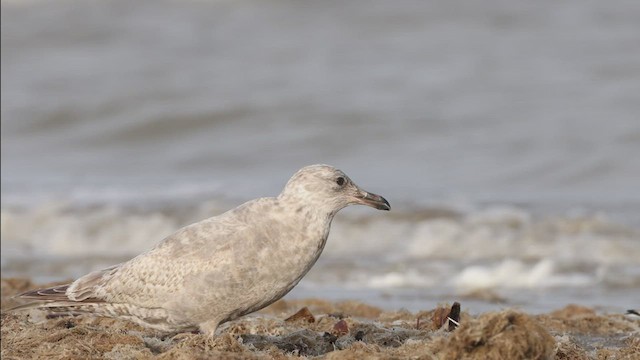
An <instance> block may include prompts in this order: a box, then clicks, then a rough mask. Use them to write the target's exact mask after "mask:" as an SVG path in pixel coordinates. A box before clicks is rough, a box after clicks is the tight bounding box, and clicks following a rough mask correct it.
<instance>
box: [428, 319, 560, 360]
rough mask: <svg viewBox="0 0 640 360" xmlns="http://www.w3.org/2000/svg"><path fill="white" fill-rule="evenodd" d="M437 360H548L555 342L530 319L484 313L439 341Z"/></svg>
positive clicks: (537, 323) (538, 324) (539, 325)
mask: <svg viewBox="0 0 640 360" xmlns="http://www.w3.org/2000/svg"><path fill="white" fill-rule="evenodd" d="M438 345H440V351H441V352H439V353H437V357H438V358H446V359H460V358H474V359H549V358H551V357H552V355H553V353H554V349H555V346H556V341H555V339H554V338H553V336H551V335H550V334H549V332H548V331H547V330H545V329H544V328H543V327H542V326H541V324H540V323H539V322H537V321H536V320H535V318H534V317H533V316H529V315H526V314H523V313H519V312H516V311H503V312H499V313H486V314H483V315H481V316H480V317H478V318H476V319H473V320H471V321H470V322H469V323H465V325H464V326H461V327H460V328H459V329H458V330H457V331H455V332H453V333H452V334H451V336H449V337H443V338H441V340H440V343H439V344H438Z"/></svg>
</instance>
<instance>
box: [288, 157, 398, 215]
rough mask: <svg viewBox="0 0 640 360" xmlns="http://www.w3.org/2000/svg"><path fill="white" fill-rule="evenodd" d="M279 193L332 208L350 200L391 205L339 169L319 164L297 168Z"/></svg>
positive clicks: (378, 206) (381, 206)
mask: <svg viewBox="0 0 640 360" xmlns="http://www.w3.org/2000/svg"><path fill="white" fill-rule="evenodd" d="M280 197H281V198H283V199H287V198H288V199H295V200H296V201H310V202H311V201H312V202H313V203H315V204H325V205H327V207H328V208H330V209H331V210H333V211H338V210H340V209H342V208H344V207H346V206H348V205H352V204H361V205H367V206H371V207H373V208H376V209H378V210H390V209H391V206H390V205H389V202H388V201H387V200H385V198H383V197H382V196H380V195H376V194H373V193H370V192H367V191H364V190H362V189H360V188H359V187H358V186H357V185H356V184H355V183H354V182H353V181H351V179H349V177H348V176H347V175H346V174H345V173H344V172H342V171H341V170H338V169H336V168H334V167H333V166H330V165H322V164H319V165H310V166H306V167H303V168H302V169H300V170H298V172H296V173H295V174H294V175H293V176H292V177H291V179H289V182H287V185H286V186H285V188H284V190H282V193H281V194H280Z"/></svg>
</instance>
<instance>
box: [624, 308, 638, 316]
mask: <svg viewBox="0 0 640 360" xmlns="http://www.w3.org/2000/svg"><path fill="white" fill-rule="evenodd" d="M627 315H635V316H640V313H639V312H638V311H637V310H633V309H629V310H627Z"/></svg>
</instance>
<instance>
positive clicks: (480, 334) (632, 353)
mask: <svg viewBox="0 0 640 360" xmlns="http://www.w3.org/2000/svg"><path fill="white" fill-rule="evenodd" d="M33 287H37V285H36V284H32V283H31V282H30V281H28V280H19V279H2V307H3V309H6V308H7V306H8V305H7V304H11V305H13V304H14V301H13V300H12V299H11V298H10V296H11V295H12V294H15V293H16V292H18V291H25V290H29V289H30V288H33ZM459 310H460V309H459V304H454V306H450V305H442V306H439V307H437V308H435V309H431V310H426V311H421V312H418V313H411V312H409V311H406V310H398V311H390V312H385V311H383V310H381V309H379V308H376V307H373V306H371V305H367V304H364V303H361V302H357V301H341V302H331V301H326V300H322V299H306V300H280V301H278V302H276V303H274V304H273V305H272V306H270V307H268V308H266V309H264V310H262V311H261V312H260V313H259V314H257V315H254V316H247V317H243V318H241V319H238V320H236V321H232V322H229V323H226V324H224V325H223V326H222V327H221V328H220V329H219V332H218V334H217V335H216V336H215V337H210V336H207V335H203V334H197V333H180V334H165V333H160V332H157V331H153V330H149V329H145V328H142V327H140V326H137V325H134V324H132V323H130V322H127V321H124V320H117V319H107V318H94V317H90V316H77V317H60V318H54V319H47V318H46V316H44V314H43V313H42V312H40V311H37V310H32V311H28V312H8V313H6V312H5V313H3V314H2V317H1V320H2V329H1V331H2V333H1V335H2V337H1V353H0V355H1V357H2V359H3V360H4V359H89V358H90V359H300V358H313V359H340V360H343V359H347V360H348V359H354V360H355V359H358V360H360V359H408V358H410V359H558V360H564V359H598V360H605V359H606V360H610V359H630V360H631V359H634V360H635V359H640V336H638V334H640V321H638V320H637V319H634V318H630V317H625V316H624V315H622V314H614V315H602V314H598V313H597V312H596V311H594V310H593V309H590V308H584V307H580V306H576V305H570V306H567V307H565V308H563V309H560V310H558V311H554V312H551V313H549V314H543V315H535V316H532V315H527V314H524V313H522V312H517V311H513V310H505V311H501V312H496V313H486V314H480V315H478V316H472V315H470V314H468V313H466V312H464V311H462V312H459ZM456 315H459V317H458V316H456ZM448 318H452V319H454V320H455V322H458V323H460V326H458V327H456V328H454V327H452V326H450V325H451V323H450V322H449V323H448ZM285 319H286V320H285ZM447 323H448V325H447Z"/></svg>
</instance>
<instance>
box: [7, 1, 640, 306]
mask: <svg viewBox="0 0 640 360" xmlns="http://www.w3.org/2000/svg"><path fill="white" fill-rule="evenodd" d="M1 6H2V15H1V16H2V34H1V36H2V49H1V60H2V62H1V66H2V81H1V90H2V91H1V96H2V104H1V122H2V144H1V145H2V164H1V166H2V201H1V207H2V208H1V210H2V214H1V215H2V216H1V231H2V234H1V235H2V242H1V246H2V248H1V250H2V257H1V260H2V261H1V269H2V275H3V276H28V277H34V278H35V279H38V280H42V281H46V280H58V279H65V278H74V277H77V276H79V275H82V274H84V273H85V272H88V271H91V270H94V269H97V268H100V267H104V266H108V265H110V264H113V263H117V262H119V261H124V260H126V259H128V258H130V257H131V256H133V255H135V254H138V253H139V252H142V251H144V250H146V249H149V248H150V247H151V246H153V245H154V244H155V243H157V242H158V241H160V240H161V239H162V238H163V237H165V236H166V235H168V234H170V233H171V232H173V231H175V230H176V229H178V228H179V227H181V226H184V225H187V224H189V223H192V222H195V221H198V220H200V219H203V218H206V217H209V216H213V215H216V214H218V213H221V212H223V211H225V210H226V209H229V208H231V207H233V206H236V205H238V204H240V203H242V202H244V201H246V200H249V199H251V198H254V197H258V196H273V195H277V194H278V192H279V191H280V190H281V188H282V187H283V185H284V184H285V182H286V181H287V179H288V178H289V176H290V175H291V174H293V173H294V172H295V171H296V170H297V169H298V168H300V167H302V166H305V165H309V164H313V163H328V164H332V165H335V166H337V167H339V168H341V169H342V170H344V171H345V172H346V173H347V174H349V175H350V176H351V177H352V179H353V180H354V181H355V182H356V183H358V184H359V185H360V186H361V187H363V188H364V189H366V190H368V191H372V192H375V193H378V194H381V195H383V196H385V197H386V198H387V199H388V200H389V201H390V203H391V205H392V211H391V212H389V213H381V212H376V211H374V210H372V209H368V208H349V209H345V210H343V211H342V212H340V213H339V214H338V216H337V218H336V219H335V221H334V225H333V228H332V232H331V235H330V238H329V242H328V244H327V247H326V249H325V251H324V254H323V255H322V256H321V258H320V260H319V262H318V263H317V264H316V266H315V267H314V269H313V270H312V271H311V272H310V273H309V274H308V276H307V277H306V278H305V279H304V280H303V281H302V282H301V283H300V285H299V286H298V287H297V288H296V289H294V291H293V292H292V293H291V294H290V295H288V296H292V297H308V296H319V297H329V298H335V299H343V298H355V299H360V300H366V301H368V302H371V303H374V304H377V305H380V306H383V307H386V308H390V309H391V308H399V307H405V308H408V309H410V310H418V309H425V308H431V307H433V306H434V305H435V304H437V303H439V302H452V301H454V300H459V301H461V302H462V304H463V308H464V307H466V308H467V309H470V310H472V311H484V310H487V309H495V308H504V307H520V308H523V309H526V310H530V311H547V310H550V309H553V308H557V307H560V306H563V305H564V304H567V303H578V304H584V305H589V306H596V307H598V308H601V309H604V310H606V311H613V312H616V311H623V310H624V309H627V308H633V307H636V308H637V306H638V304H639V302H640V300H639V299H640V185H638V183H639V182H640V181H639V179H640V160H638V158H639V156H640V47H638V46H637V44H638V43H640V22H638V21H637V19H638V18H640V3H638V2H634V1H611V2H606V3H604V2H599V1H567V2H563V3H557V2H555V1H551V0H547V1H538V2H535V3H532V2H517V1H497V0H492V1H487V2H482V3H478V2H474V1H470V0H469V1H451V2H425V1H397V2H384V1H373V2H371V1H360V0H356V1H351V2H348V3H346V4H345V3H342V2H331V1H330V2H313V1H295V2H294V1H269V2H264V1H245V2H237V1H224V0H221V1H147V0H145V1H137V2H130V1H114V0H103V1H77V0H76V1H73V0H65V1H56V2H49V1H37V0H36V1H17V0H13V1H3V2H2V5H1Z"/></svg>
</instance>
